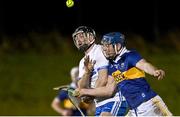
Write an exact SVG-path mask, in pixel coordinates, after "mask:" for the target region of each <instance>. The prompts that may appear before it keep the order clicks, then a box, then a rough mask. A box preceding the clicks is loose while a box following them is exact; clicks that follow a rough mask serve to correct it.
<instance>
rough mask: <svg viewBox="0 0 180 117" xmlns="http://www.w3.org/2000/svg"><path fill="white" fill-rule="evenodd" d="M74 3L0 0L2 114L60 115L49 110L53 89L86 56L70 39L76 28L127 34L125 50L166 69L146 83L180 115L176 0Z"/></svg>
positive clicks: (67, 78) (179, 37)
mask: <svg viewBox="0 0 180 117" xmlns="http://www.w3.org/2000/svg"><path fill="white" fill-rule="evenodd" d="M74 2H75V5H74V7H71V8H68V7H66V0H3V1H2V0H1V1H0V115H28V116H29V115H36V116H37V115H51V116H52V115H59V114H58V113H56V112H55V111H54V110H53V109H52V108H51V102H52V100H53V99H54V97H55V96H56V95H57V93H58V92H56V91H53V90H52V89H53V87H56V86H60V85H66V84H68V83H70V82H71V79H70V74H69V72H70V70H71V68H72V67H74V66H77V65H78V63H79V60H80V59H81V58H82V57H83V56H84V55H83V53H80V52H79V51H78V50H77V48H76V47H75V45H74V43H73V40H72V37H71V34H72V32H73V31H74V30H75V28H77V27H78V26H79V25H88V26H90V27H92V28H94V29H95V31H96V33H97V34H99V35H98V36H102V35H103V34H105V33H107V32H110V31H120V32H122V33H125V35H126V42H127V48H128V49H131V48H133V49H134V48H135V49H136V50H138V52H139V53H140V54H141V55H142V56H143V57H144V58H145V59H146V60H148V61H149V62H151V63H152V64H153V65H155V66H156V67H158V68H161V69H163V70H165V72H166V76H165V78H164V79H163V80H161V81H159V80H157V79H155V78H154V77H152V76H148V75H147V80H148V82H149V83H150V85H151V87H152V89H154V91H155V92H157V93H158V94H159V95H160V96H161V97H162V99H163V100H164V102H165V103H166V105H167V106H168V108H169V109H170V111H171V112H172V113H173V115H175V116H176V115H180V108H179V107H178V106H179V105H180V85H179V84H180V78H179V76H180V73H179V69H180V54H179V53H180V30H179V29H180V23H179V21H180V18H179V11H180V7H179V3H178V1H176V2H175V1H173V0H169V1H164V0H141V1H140V0H74ZM97 39H98V38H97ZM99 39H100V38H99Z"/></svg>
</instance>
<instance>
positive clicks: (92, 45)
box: [85, 43, 95, 55]
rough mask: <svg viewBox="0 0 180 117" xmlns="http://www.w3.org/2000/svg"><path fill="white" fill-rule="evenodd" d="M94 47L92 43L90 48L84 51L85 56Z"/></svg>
mask: <svg viewBox="0 0 180 117" xmlns="http://www.w3.org/2000/svg"><path fill="white" fill-rule="evenodd" d="M94 45H95V43H93V44H92V45H91V46H90V48H88V49H87V50H86V52H85V55H87V54H88V53H89V52H90V51H91V50H92V48H93V47H94Z"/></svg>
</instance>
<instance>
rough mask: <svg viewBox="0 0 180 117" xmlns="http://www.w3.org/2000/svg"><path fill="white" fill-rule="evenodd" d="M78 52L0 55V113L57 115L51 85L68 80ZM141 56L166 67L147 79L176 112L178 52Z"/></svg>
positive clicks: (179, 78) (179, 100)
mask: <svg viewBox="0 0 180 117" xmlns="http://www.w3.org/2000/svg"><path fill="white" fill-rule="evenodd" d="M81 56H82V55H81V54H79V53H76V52H74V53H69V54H67V53H66V54H63V55H61V54H56V55H38V54H33V53H26V54H11V55H1V58H0V110H1V111H0V115H58V114H57V113H56V112H54V111H53V110H52V108H51V106H50V104H51V101H52V100H53V98H54V96H56V94H57V92H56V91H53V90H52V88H53V87H54V86H58V85H63V84H68V83H69V82H70V74H69V70H70V69H71V67H73V66H75V65H77V64H78V62H79V60H80V58H81ZM145 58H146V59H147V60H150V62H152V63H153V64H154V65H156V66H157V67H160V68H163V69H164V70H165V71H166V77H165V78H164V80H162V81H158V80H156V79H154V78H153V77H150V76H148V75H147V77H148V78H147V79H148V81H149V83H150V85H151V86H152V88H153V89H154V90H155V91H156V92H157V93H158V94H159V95H160V96H161V97H162V98H163V100H164V101H165V103H166V104H167V105H168V107H169V109H170V110H171V111H172V113H173V114H174V115H180V108H179V107H178V106H179V105H180V85H179V84H180V73H179V70H180V54H171V55H170V54H156V55H153V54H152V55H149V56H146V57H145Z"/></svg>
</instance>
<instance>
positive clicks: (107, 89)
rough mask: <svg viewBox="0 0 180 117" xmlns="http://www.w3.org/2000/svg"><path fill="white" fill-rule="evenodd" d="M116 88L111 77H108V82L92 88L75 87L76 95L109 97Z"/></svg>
mask: <svg viewBox="0 0 180 117" xmlns="http://www.w3.org/2000/svg"><path fill="white" fill-rule="evenodd" d="M115 90H116V83H115V81H114V79H113V78H112V77H110V78H108V82H107V84H106V86H104V87H97V88H94V89H76V92H77V95H76V96H79V97H81V96H94V97H110V96H112V95H113V93H114V91H115Z"/></svg>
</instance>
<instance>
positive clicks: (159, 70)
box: [153, 69, 165, 80]
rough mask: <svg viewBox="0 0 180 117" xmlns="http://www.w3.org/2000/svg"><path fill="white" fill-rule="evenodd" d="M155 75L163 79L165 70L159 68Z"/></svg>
mask: <svg viewBox="0 0 180 117" xmlns="http://www.w3.org/2000/svg"><path fill="white" fill-rule="evenodd" d="M153 75H154V77H157V78H158V80H161V79H163V78H164V76H165V72H164V71H163V70H161V69H158V70H155V71H154V74H153Z"/></svg>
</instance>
